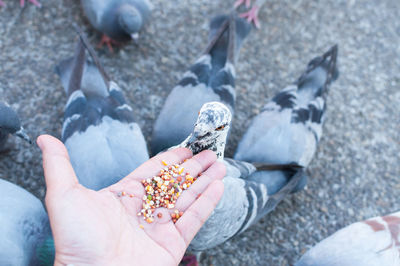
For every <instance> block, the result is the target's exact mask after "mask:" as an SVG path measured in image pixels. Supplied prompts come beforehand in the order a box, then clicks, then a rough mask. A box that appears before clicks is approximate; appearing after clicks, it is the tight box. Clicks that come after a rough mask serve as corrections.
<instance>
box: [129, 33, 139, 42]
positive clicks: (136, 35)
mask: <svg viewBox="0 0 400 266" xmlns="http://www.w3.org/2000/svg"><path fill="white" fill-rule="evenodd" d="M131 38H132V40H134V41H135V42H137V41H138V40H139V33H137V32H136V33H133V34H131Z"/></svg>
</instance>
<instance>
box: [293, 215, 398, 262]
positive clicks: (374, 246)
mask: <svg viewBox="0 0 400 266" xmlns="http://www.w3.org/2000/svg"><path fill="white" fill-rule="evenodd" d="M399 232H400V212H396V213H392V214H390V215H387V216H383V217H375V218H372V219H369V220H366V221H363V222H357V223H354V224H351V225H349V226H347V227H345V228H343V229H341V230H339V231H337V232H336V233H334V234H333V235H331V236H329V237H328V238H326V239H324V240H322V241H321V242H320V243H318V244H317V245H316V246H314V247H313V248H311V249H310V250H309V251H307V252H306V253H305V254H304V255H303V256H302V257H301V258H300V260H299V261H298V262H297V263H296V264H295V265H296V266H317V265H324V266H353V265H365V266H381V265H385V266H386V265H387V266H395V265H400V235H399Z"/></svg>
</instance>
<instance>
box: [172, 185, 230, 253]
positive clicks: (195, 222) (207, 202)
mask: <svg viewBox="0 0 400 266" xmlns="http://www.w3.org/2000/svg"><path fill="white" fill-rule="evenodd" d="M223 192H224V183H222V181H221V180H215V181H214V182H213V183H211V184H210V185H209V186H208V188H207V189H206V191H205V192H204V193H203V194H201V196H200V197H199V198H198V199H197V200H196V201H195V202H194V203H193V204H192V205H191V206H190V207H189V208H188V209H187V210H186V211H185V212H184V213H183V215H182V217H181V218H179V220H178V221H177V222H176V224H175V226H176V228H177V230H178V231H179V232H180V234H181V236H182V238H183V239H184V241H185V243H186V245H189V243H190V242H191V241H192V239H193V237H194V236H195V235H196V234H197V232H198V231H199V230H200V228H201V226H202V225H203V224H204V223H205V221H206V220H207V218H208V216H210V214H211V212H212V211H213V210H214V209H215V206H217V204H218V202H219V200H220V199H221V196H222V193H223Z"/></svg>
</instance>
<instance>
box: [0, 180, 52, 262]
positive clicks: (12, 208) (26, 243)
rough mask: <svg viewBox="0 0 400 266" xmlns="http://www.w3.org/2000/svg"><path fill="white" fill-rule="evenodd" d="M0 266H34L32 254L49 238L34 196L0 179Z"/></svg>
mask: <svg viewBox="0 0 400 266" xmlns="http://www.w3.org/2000/svg"><path fill="white" fill-rule="evenodd" d="M0 194H1V199H0V222H1V226H0V235H1V237H2V239H1V241H0V265H38V263H39V258H38V256H37V255H38V254H37V252H36V250H37V248H39V247H40V245H41V244H42V243H43V241H44V240H45V239H46V238H47V237H49V236H51V230H50V225H49V220H48V216H47V213H46V211H45V209H44V207H43V205H42V203H41V202H40V200H39V199H37V198H36V197H35V196H33V195H32V194H30V193H29V192H27V191H26V190H24V189H22V188H20V187H18V186H16V185H14V184H12V183H9V182H7V181H5V180H1V179H0Z"/></svg>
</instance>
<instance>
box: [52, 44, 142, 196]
mask: <svg viewBox="0 0 400 266" xmlns="http://www.w3.org/2000/svg"><path fill="white" fill-rule="evenodd" d="M88 45H89V44H88V43H85V44H84V43H82V42H79V43H78V46H77V50H76V54H75V57H74V58H73V59H68V60H65V61H63V62H61V64H60V65H59V66H58V67H57V71H58V73H59V75H60V77H61V81H62V83H63V86H64V88H65V89H66V92H67V95H68V96H69V99H68V102H67V104H66V107H65V113H64V124H63V130H62V140H63V142H64V144H65V146H66V147H67V149H68V153H69V156H70V159H71V164H72V166H73V167H74V169H75V172H76V174H77V176H78V179H79V181H80V182H81V183H82V184H83V185H84V186H86V187H88V188H91V189H95V190H98V189H101V188H104V187H107V186H109V185H111V184H114V183H116V182H117V181H119V180H120V179H121V178H123V177H125V176H126V175H128V174H129V173H130V172H132V171H133V170H134V169H135V168H136V167H138V166H139V165H140V164H142V163H143V162H145V161H147V160H148V158H149V156H148V151H147V147H146V143H145V140H144V137H143V134H142V132H141V129H140V127H139V126H138V124H136V123H135V121H134V117H133V112H132V109H131V107H130V106H129V105H128V104H127V103H126V101H125V98H124V96H123V94H122V91H121V90H120V88H119V87H118V85H117V84H116V83H114V82H113V81H111V80H109V78H108V76H107V75H106V73H105V72H104V70H103V68H102V67H101V65H99V63H98V59H97V57H96V55H95V54H94V51H93V49H92V48H91V47H90V46H88ZM85 46H86V47H89V48H90V49H89V52H90V54H91V55H92V58H93V61H94V63H92V62H90V61H88V60H87V59H86V57H85V50H86V48H85Z"/></svg>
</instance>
